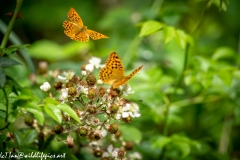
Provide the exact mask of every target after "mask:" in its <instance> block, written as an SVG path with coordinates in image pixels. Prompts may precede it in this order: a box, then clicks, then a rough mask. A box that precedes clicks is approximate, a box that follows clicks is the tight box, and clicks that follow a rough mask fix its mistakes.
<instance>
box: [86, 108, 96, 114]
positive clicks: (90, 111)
mask: <svg viewBox="0 0 240 160" xmlns="http://www.w3.org/2000/svg"><path fill="white" fill-rule="evenodd" d="M87 111H88V112H89V113H90V114H95V113H97V108H96V107H94V106H89V107H88V109H87Z"/></svg>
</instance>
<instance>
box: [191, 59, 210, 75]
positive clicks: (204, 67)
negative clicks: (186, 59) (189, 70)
mask: <svg viewBox="0 0 240 160" xmlns="http://www.w3.org/2000/svg"><path fill="white" fill-rule="evenodd" d="M194 59H196V60H197V61H199V64H200V67H201V70H203V71H205V72H207V71H208V69H209V67H210V66H211V63H210V61H209V60H208V59H206V58H204V57H201V56H195V57H194Z"/></svg>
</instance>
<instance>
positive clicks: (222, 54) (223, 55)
mask: <svg viewBox="0 0 240 160" xmlns="http://www.w3.org/2000/svg"><path fill="white" fill-rule="evenodd" d="M235 55H236V54H235V52H234V50H233V49H231V48H229V47H220V48H218V49H216V50H215V52H214V53H213V55H212V59H213V60H215V61H216V60H219V59H230V58H232V59H233V58H234V57H235Z"/></svg>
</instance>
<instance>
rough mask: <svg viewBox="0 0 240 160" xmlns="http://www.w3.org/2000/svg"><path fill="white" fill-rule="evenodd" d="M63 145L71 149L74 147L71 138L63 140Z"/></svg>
mask: <svg viewBox="0 0 240 160" xmlns="http://www.w3.org/2000/svg"><path fill="white" fill-rule="evenodd" d="M65 143H66V145H67V147H68V148H73V147H74V141H73V138H72V136H67V139H66V140H65Z"/></svg>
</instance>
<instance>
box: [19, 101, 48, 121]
mask: <svg viewBox="0 0 240 160" xmlns="http://www.w3.org/2000/svg"><path fill="white" fill-rule="evenodd" d="M22 108H24V109H25V110H26V111H28V112H30V113H32V114H33V115H34V117H35V118H36V119H37V121H38V123H39V124H40V125H43V122H44V115H43V112H42V108H41V107H40V106H39V105H37V104H36V103H31V102H30V103H27V104H25V105H24V106H22Z"/></svg>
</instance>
